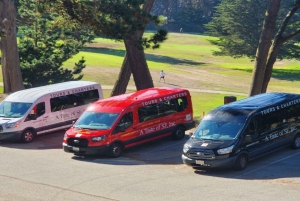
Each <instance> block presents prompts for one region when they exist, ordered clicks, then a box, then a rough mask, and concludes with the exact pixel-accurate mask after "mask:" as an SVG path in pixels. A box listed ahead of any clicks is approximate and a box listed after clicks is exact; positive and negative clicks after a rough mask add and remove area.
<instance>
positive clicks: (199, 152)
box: [187, 148, 215, 159]
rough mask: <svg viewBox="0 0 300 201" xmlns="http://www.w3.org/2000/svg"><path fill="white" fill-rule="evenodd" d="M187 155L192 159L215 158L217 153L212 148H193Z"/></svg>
mask: <svg viewBox="0 0 300 201" xmlns="http://www.w3.org/2000/svg"><path fill="white" fill-rule="evenodd" d="M187 157H189V158H192V159H214V158H215V153H214V152H213V151H212V150H203V149H198V148H192V149H190V151H189V152H188V153H187Z"/></svg>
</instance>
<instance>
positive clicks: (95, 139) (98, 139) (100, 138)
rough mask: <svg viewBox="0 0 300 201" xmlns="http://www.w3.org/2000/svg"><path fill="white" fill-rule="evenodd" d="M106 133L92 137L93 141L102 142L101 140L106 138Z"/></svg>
mask: <svg viewBox="0 0 300 201" xmlns="http://www.w3.org/2000/svg"><path fill="white" fill-rule="evenodd" d="M105 137H106V135H102V136H99V137H93V138H92V141H93V142H100V141H103V140H104V139H105Z"/></svg>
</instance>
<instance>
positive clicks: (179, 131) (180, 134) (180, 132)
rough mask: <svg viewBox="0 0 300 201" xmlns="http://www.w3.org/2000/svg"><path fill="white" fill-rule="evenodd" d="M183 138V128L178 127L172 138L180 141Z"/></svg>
mask: <svg viewBox="0 0 300 201" xmlns="http://www.w3.org/2000/svg"><path fill="white" fill-rule="evenodd" d="M184 136H185V128H184V127H182V126H178V127H176V128H175V130H174V131H173V133H172V137H173V139H174V140H181V139H183V138H184Z"/></svg>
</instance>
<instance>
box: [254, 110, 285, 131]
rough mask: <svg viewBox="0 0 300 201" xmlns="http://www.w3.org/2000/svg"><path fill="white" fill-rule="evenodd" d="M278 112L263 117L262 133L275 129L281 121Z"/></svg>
mask: <svg viewBox="0 0 300 201" xmlns="http://www.w3.org/2000/svg"><path fill="white" fill-rule="evenodd" d="M278 114H279V113H277V112H272V113H269V114H265V115H263V116H262V117H261V127H260V130H259V131H260V132H261V133H264V132H267V131H269V130H272V129H275V128H276V127H277V126H278V125H279V124H280V123H281V121H280V120H279V118H278Z"/></svg>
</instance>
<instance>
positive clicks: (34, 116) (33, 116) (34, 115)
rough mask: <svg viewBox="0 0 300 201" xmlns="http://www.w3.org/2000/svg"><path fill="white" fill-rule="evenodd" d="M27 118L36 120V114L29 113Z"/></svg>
mask: <svg viewBox="0 0 300 201" xmlns="http://www.w3.org/2000/svg"><path fill="white" fill-rule="evenodd" d="M29 118H30V120H36V119H37V116H36V114H29Z"/></svg>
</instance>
